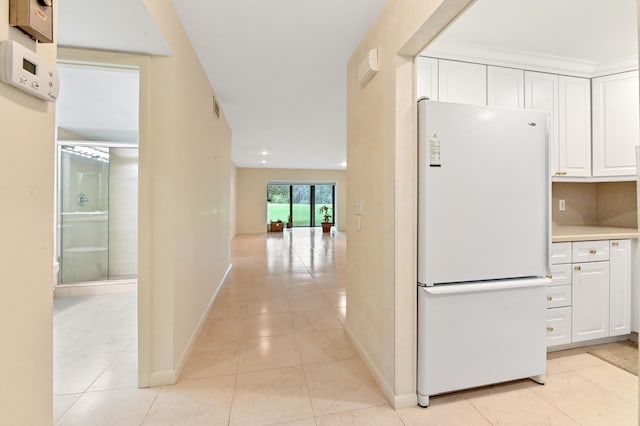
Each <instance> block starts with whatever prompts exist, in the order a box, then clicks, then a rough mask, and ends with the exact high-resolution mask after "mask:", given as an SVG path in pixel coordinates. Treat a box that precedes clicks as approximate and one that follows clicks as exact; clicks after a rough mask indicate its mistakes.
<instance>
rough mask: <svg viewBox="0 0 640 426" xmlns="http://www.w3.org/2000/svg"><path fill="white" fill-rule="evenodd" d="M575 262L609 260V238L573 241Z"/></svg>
mask: <svg viewBox="0 0 640 426" xmlns="http://www.w3.org/2000/svg"><path fill="white" fill-rule="evenodd" d="M572 259H573V263H582V262H600V261H603V260H609V240H603V241H580V242H578V243H573V253H572Z"/></svg>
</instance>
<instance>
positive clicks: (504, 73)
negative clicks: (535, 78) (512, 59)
mask: <svg viewBox="0 0 640 426" xmlns="http://www.w3.org/2000/svg"><path fill="white" fill-rule="evenodd" d="M487 105H489V106H496V107H501V108H524V71H523V70H518V69H515V68H504V67H494V66H491V65H489V66H488V67H487Z"/></svg>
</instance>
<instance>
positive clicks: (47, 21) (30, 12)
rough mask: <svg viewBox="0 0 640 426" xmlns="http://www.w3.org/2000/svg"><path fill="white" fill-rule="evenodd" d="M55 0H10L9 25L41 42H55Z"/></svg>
mask: <svg viewBox="0 0 640 426" xmlns="http://www.w3.org/2000/svg"><path fill="white" fill-rule="evenodd" d="M53 1H54V0H9V25H11V26H13V27H18V28H20V29H21V30H22V31H24V32H25V33H27V34H29V35H30V36H31V37H32V38H34V39H35V40H38V41H39V42H40V43H53Z"/></svg>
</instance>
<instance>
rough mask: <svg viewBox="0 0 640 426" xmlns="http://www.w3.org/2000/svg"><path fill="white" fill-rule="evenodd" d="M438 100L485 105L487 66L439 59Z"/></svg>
mask: <svg viewBox="0 0 640 426" xmlns="http://www.w3.org/2000/svg"><path fill="white" fill-rule="evenodd" d="M438 100H440V101H444V102H457V103H461V104H473V105H486V104H487V66H486V65H481V64H472V63H469V62H458V61H448V60H444V59H439V60H438Z"/></svg>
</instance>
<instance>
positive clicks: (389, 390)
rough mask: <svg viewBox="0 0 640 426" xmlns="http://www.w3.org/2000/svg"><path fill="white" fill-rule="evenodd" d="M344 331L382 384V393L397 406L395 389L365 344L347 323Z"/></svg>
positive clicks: (370, 370) (372, 373)
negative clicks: (379, 368) (363, 344)
mask: <svg viewBox="0 0 640 426" xmlns="http://www.w3.org/2000/svg"><path fill="white" fill-rule="evenodd" d="M344 331H345V333H346V334H347V337H348V338H349V340H350V341H351V343H352V344H353V346H354V347H355V348H356V351H358V354H359V355H360V358H362V360H363V361H364V363H365V365H366V366H367V368H368V369H369V372H370V373H371V375H372V376H373V378H374V379H375V381H376V383H378V386H380V389H381V390H382V393H383V394H384V396H385V398H387V400H388V401H389V403H390V404H391V405H393V406H394V407H395V405H394V403H395V400H396V395H395V393H394V392H393V389H392V388H391V386H389V383H387V381H386V380H385V378H384V376H383V375H382V373H381V372H380V370H378V368H377V367H376V365H375V364H374V362H373V360H372V359H371V357H370V356H369V354H368V353H367V351H366V350H365V348H364V346H362V344H361V343H360V341H359V340H358V339H357V338H356V337H355V336H354V335H353V332H352V331H351V328H349V326H348V325H347V324H345V325H344Z"/></svg>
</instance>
